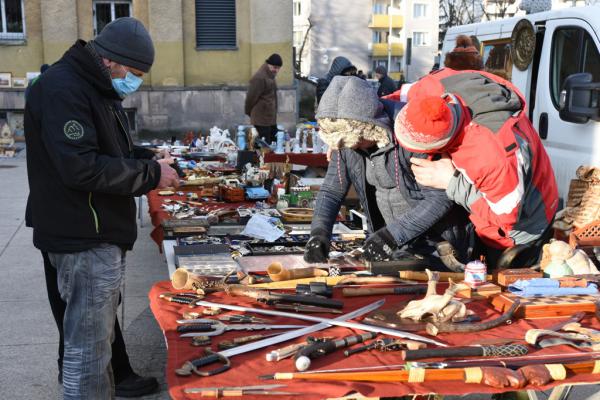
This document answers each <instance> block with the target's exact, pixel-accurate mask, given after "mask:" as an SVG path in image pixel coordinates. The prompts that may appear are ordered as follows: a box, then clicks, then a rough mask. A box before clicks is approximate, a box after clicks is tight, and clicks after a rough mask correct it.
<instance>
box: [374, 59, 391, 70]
mask: <svg viewBox="0 0 600 400" xmlns="http://www.w3.org/2000/svg"><path fill="white" fill-rule="evenodd" d="M379 66H382V67H384V68H385V69H387V66H388V65H387V60H386V59H374V60H373V71H375V69H376V68H377V67H379Z"/></svg>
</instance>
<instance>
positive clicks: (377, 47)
mask: <svg viewBox="0 0 600 400" xmlns="http://www.w3.org/2000/svg"><path fill="white" fill-rule="evenodd" d="M403 54H404V46H403V45H402V43H392V56H401V55H403ZM371 55H372V56H373V57H387V55H388V44H387V43H373V44H372V45H371Z"/></svg>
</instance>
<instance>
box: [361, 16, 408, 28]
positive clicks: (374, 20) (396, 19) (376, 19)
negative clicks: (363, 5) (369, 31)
mask: <svg viewBox="0 0 600 400" xmlns="http://www.w3.org/2000/svg"><path fill="white" fill-rule="evenodd" d="M403 26H404V17H403V16H402V15H392V28H402V27H403ZM389 27H390V16H389V15H386V14H373V15H372V16H371V23H370V24H369V28H377V29H382V28H389Z"/></svg>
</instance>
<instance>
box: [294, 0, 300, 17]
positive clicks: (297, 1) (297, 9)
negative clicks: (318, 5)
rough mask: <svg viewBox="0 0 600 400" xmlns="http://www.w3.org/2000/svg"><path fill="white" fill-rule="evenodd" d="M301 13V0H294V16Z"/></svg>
mask: <svg viewBox="0 0 600 400" xmlns="http://www.w3.org/2000/svg"><path fill="white" fill-rule="evenodd" d="M300 15H302V2H301V1H300V0H294V17H299V16H300Z"/></svg>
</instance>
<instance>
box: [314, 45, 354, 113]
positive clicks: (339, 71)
mask: <svg viewBox="0 0 600 400" xmlns="http://www.w3.org/2000/svg"><path fill="white" fill-rule="evenodd" d="M338 75H342V76H353V75H356V67H355V66H354V65H352V63H351V62H350V60H348V59H347V58H346V57H342V56H339V57H336V58H334V59H333V62H332V63H331V67H329V72H327V75H325V77H323V78H319V80H318V81H317V104H318V103H320V102H321V97H322V96H323V93H325V91H326V90H327V88H328V87H329V84H330V83H331V80H332V79H333V78H334V77H336V76H338Z"/></svg>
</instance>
